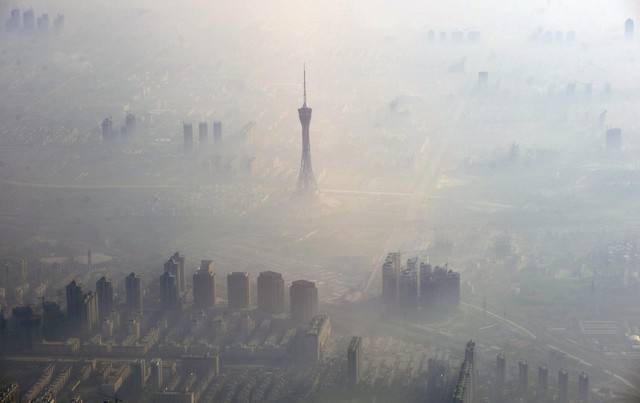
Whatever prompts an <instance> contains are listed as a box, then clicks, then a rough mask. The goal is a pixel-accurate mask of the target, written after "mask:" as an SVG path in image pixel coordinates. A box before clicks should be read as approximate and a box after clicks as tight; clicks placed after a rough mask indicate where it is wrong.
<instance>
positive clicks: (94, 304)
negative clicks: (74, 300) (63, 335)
mask: <svg viewBox="0 0 640 403" xmlns="http://www.w3.org/2000/svg"><path fill="white" fill-rule="evenodd" d="M97 326H98V298H97V297H96V294H95V293H93V292H92V291H89V292H88V293H86V294H84V295H83V296H82V308H81V310H80V328H81V330H82V333H83V334H84V335H87V336H88V335H91V334H92V333H93V332H94V331H95V330H96V329H97Z"/></svg>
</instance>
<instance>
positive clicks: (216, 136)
mask: <svg viewBox="0 0 640 403" xmlns="http://www.w3.org/2000/svg"><path fill="white" fill-rule="evenodd" d="M213 142H214V144H216V145H219V144H222V122H220V121H217V120H216V121H214V122H213Z"/></svg>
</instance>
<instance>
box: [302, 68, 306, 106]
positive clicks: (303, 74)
mask: <svg viewBox="0 0 640 403" xmlns="http://www.w3.org/2000/svg"><path fill="white" fill-rule="evenodd" d="M302 91H303V97H304V98H303V100H304V102H303V105H304V106H307V64H306V63H305V64H303V65H302Z"/></svg>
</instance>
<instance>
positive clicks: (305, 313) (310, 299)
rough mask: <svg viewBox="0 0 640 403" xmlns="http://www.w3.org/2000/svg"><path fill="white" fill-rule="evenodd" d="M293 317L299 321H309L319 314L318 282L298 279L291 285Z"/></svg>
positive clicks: (290, 294) (290, 298) (290, 299)
mask: <svg viewBox="0 0 640 403" xmlns="http://www.w3.org/2000/svg"><path fill="white" fill-rule="evenodd" d="M289 302H290V304H291V319H293V320H294V321H295V322H297V323H308V322H309V321H310V320H311V319H313V317H314V316H316V315H317V314H318V289H317V288H316V283H314V282H312V281H307V280H297V281H294V282H293V283H291V287H289Z"/></svg>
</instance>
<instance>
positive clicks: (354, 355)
mask: <svg viewBox="0 0 640 403" xmlns="http://www.w3.org/2000/svg"><path fill="white" fill-rule="evenodd" d="M361 366H362V337H359V336H354V337H353V338H352V339H351V342H350V343H349V347H348V349H347V380H348V382H349V385H351V386H355V385H357V384H358V383H359V382H360V368H361Z"/></svg>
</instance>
